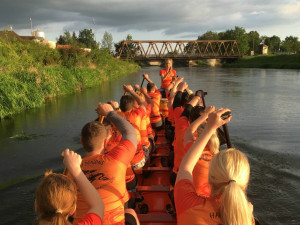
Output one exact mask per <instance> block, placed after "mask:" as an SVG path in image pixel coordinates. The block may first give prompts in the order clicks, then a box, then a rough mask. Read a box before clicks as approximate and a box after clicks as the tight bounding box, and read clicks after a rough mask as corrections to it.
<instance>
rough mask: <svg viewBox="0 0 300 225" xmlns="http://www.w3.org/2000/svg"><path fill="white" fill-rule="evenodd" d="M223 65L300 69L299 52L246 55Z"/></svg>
mask: <svg viewBox="0 0 300 225" xmlns="http://www.w3.org/2000/svg"><path fill="white" fill-rule="evenodd" d="M223 66H224V67H238V68H274V69H300V54H295V55H269V56H263V55H260V56H248V57H243V58H241V59H239V60H237V61H235V62H233V63H225V64H223Z"/></svg>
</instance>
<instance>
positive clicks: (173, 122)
mask: <svg viewBox="0 0 300 225" xmlns="http://www.w3.org/2000/svg"><path fill="white" fill-rule="evenodd" d="M168 120H169V121H170V122H171V124H172V126H173V127H174V126H175V121H174V111H173V106H171V107H169V109H168Z"/></svg>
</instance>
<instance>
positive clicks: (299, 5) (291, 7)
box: [281, 1, 300, 15]
mask: <svg viewBox="0 0 300 225" xmlns="http://www.w3.org/2000/svg"><path fill="white" fill-rule="evenodd" d="M281 12H282V13H283V14H285V15H290V14H296V13H298V14H299V13H300V1H298V2H294V3H292V4H288V5H285V6H284V7H283V8H282V10H281Z"/></svg>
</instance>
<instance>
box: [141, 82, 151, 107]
mask: <svg viewBox="0 0 300 225" xmlns="http://www.w3.org/2000/svg"><path fill="white" fill-rule="evenodd" d="M140 90H141V92H142V93H143V94H144V96H145V99H146V101H147V103H148V104H149V105H151V109H152V108H153V101H152V99H151V98H150V96H149V95H148V93H147V89H146V88H145V87H142V88H141V89H140Z"/></svg>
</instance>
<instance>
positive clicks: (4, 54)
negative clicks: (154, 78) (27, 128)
mask: <svg viewBox="0 0 300 225" xmlns="http://www.w3.org/2000/svg"><path fill="white" fill-rule="evenodd" d="M138 69H139V67H138V66H137V65H136V64H130V63H128V62H123V61H120V60H118V59H115V58H114V57H112V56H110V55H109V54H108V53H107V51H103V50H100V49H97V48H96V49H93V50H92V51H91V52H90V53H88V52H84V51H83V50H82V49H81V48H79V47H72V48H70V49H50V48H49V47H48V46H47V45H44V44H41V43H35V42H33V41H29V42H28V41H27V42H23V41H17V40H13V41H7V40H2V39H0V118H4V117H8V116H11V115H13V114H15V113H19V112H21V111H24V110H26V109H30V108H35V107H40V106H41V105H42V104H43V103H44V102H45V99H46V98H51V97H53V96H56V95H64V94H70V93H73V92H75V91H78V90H81V89H83V88H88V87H93V86H97V85H99V84H100V83H101V82H102V81H103V80H107V79H113V78H116V77H119V76H122V75H126V74H128V73H130V72H133V71H136V70H138Z"/></svg>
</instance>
